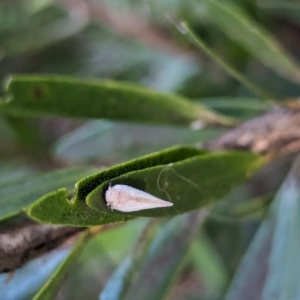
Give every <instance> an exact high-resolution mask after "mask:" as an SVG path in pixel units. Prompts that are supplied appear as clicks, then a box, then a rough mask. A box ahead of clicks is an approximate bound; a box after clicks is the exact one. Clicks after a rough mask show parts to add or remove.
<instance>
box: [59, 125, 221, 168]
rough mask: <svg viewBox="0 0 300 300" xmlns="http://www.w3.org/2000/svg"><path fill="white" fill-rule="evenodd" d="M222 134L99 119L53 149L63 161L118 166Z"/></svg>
mask: <svg viewBox="0 0 300 300" xmlns="http://www.w3.org/2000/svg"><path fill="white" fill-rule="evenodd" d="M222 132H224V129H220V128H218V129H216V128H206V129H202V130H197V131H195V130H191V129H190V128H182V127H175V126H172V127H171V126H162V125H159V126H158V125H152V124H151V125H150V124H130V123H124V122H111V121H106V120H97V121H91V122H87V123H86V124H84V125H83V126H81V127H80V128H77V129H75V130H73V131H71V132H69V133H67V134H66V135H64V136H62V137H61V138H60V139H59V140H58V141H57V142H56V143H55V144H54V147H53V148H54V153H55V155H57V156H58V157H59V158H60V159H62V160H64V161H71V162H74V161H78V160H79V161H88V162H90V161H91V159H93V160H96V161H99V160H100V161H101V160H104V161H113V162H115V163H118V162H123V161H126V160H129V159H133V158H135V157H138V156H141V155H145V154H147V153H150V152H153V151H158V150H159V149H162V147H170V146H172V145H176V144H192V143H193V144H196V143H201V142H204V141H206V140H207V139H211V138H213V137H216V136H217V135H218V134H220V133H222ZM116 141H118V142H117V143H116Z"/></svg>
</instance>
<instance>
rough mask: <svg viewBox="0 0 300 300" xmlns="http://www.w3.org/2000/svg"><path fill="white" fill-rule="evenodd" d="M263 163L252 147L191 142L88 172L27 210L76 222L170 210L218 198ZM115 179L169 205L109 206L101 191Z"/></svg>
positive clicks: (38, 216)
mask: <svg viewBox="0 0 300 300" xmlns="http://www.w3.org/2000/svg"><path fill="white" fill-rule="evenodd" d="M263 163H264V159H262V158H261V157H259V156H257V155H254V154H251V153H242V152H241V153H239V152H222V153H207V154H205V152H203V151H201V150H197V149H194V148H184V147H174V148H170V149H167V150H164V151H161V152H157V153H154V154H151V155H147V156H144V157H141V158H139V159H136V160H132V161H129V162H127V163H124V164H121V165H118V166H114V167H112V168H110V169H107V170H104V171H103V172H100V173H98V174H95V175H92V176H90V177H87V178H86V179H84V180H82V181H80V182H78V183H77V185H76V186H77V191H76V194H75V197H74V198H73V200H72V201H69V200H68V199H67V198H66V190H65V189H60V190H58V191H56V192H53V193H51V194H48V195H46V196H44V197H43V198H41V199H40V200H39V201H37V202H35V203H34V204H33V205H32V206H31V207H30V208H29V210H28V213H29V215H30V216H31V217H32V218H34V219H36V220H39V221H42V222H47V223H53V224H74V225H77V226H87V225H97V224H105V223H112V222H120V221H125V220H128V219H132V218H135V217H140V216H143V217H162V216H164V217H165V216H174V215H177V214H182V213H184V212H187V211H190V210H194V209H197V208H200V207H202V206H204V205H207V204H209V203H212V202H214V201H216V200H218V199H220V198H221V197H223V196H225V195H226V194H227V193H229V192H230V191H231V190H232V189H233V188H234V187H236V186H237V185H239V184H241V183H242V182H243V181H244V180H245V179H246V178H247V177H248V176H249V175H250V174H251V173H253V172H254V171H255V170H256V169H257V168H259V167H260V166H261V165H262V164H263ZM114 184H125V185H129V186H132V187H135V188H137V189H140V190H142V191H145V192H147V193H150V194H152V195H155V196H156V197H158V198H160V199H165V200H167V201H171V202H173V204H174V206H172V207H168V208H157V209H150V210H141V211H136V212H130V213H122V212H119V211H116V210H114V211H111V210H110V209H109V208H108V207H107V205H106V200H105V197H104V195H105V191H106V190H107V189H108V187H109V185H114ZM216 187H218V188H216ZM195 195H196V196H195ZM85 201H86V202H85Z"/></svg>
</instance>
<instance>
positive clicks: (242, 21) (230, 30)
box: [200, 0, 300, 83]
mask: <svg viewBox="0 0 300 300" xmlns="http://www.w3.org/2000/svg"><path fill="white" fill-rule="evenodd" d="M200 5H201V8H202V10H203V11H204V12H205V14H206V15H207V17H208V18H209V19H210V20H211V22H213V23H214V24H216V25H217V26H219V27H220V29H221V30H222V31H223V32H224V33H225V34H227V35H229V36H230V37H231V38H232V39H234V40H236V41H237V42H239V43H240V44H241V45H242V46H243V47H244V48H245V49H246V50H247V51H249V52H250V53H252V54H253V55H254V56H255V57H256V58H258V59H259V60H260V61H261V62H262V63H264V64H265V65H267V66H268V67H270V68H272V69H273V70H274V71H276V72H278V73H279V74H280V75H282V76H285V77H287V78H289V79H290V80H292V81H295V82H297V83H299V82H300V68H299V63H298V62H297V61H296V60H295V59H294V58H292V57H291V56H290V54H289V53H288V52H287V51H286V50H284V49H282V47H281V45H280V44H279V42H278V41H277V40H276V39H275V38H274V37H273V36H272V35H271V33H270V32H268V31H267V30H266V29H265V28H263V27H262V26H261V25H259V24H258V23H256V22H255V21H254V20H252V19H251V17H250V16H248V15H247V13H246V12H245V11H243V10H242V9H241V8H240V7H238V6H237V5H234V4H233V3H230V2H222V1H217V0H204V1H201V2H200Z"/></svg>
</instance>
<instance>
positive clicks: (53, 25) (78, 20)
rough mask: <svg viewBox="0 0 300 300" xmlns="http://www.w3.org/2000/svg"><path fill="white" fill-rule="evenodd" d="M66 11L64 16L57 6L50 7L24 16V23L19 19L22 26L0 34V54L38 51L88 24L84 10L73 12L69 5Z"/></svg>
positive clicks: (9, 54)
mask: <svg viewBox="0 0 300 300" xmlns="http://www.w3.org/2000/svg"><path fill="white" fill-rule="evenodd" d="M67 11H68V10H67ZM69 11H70V13H69V14H68V15H66V14H62V11H61V10H60V9H59V8H58V7H54V6H52V7H48V8H47V9H44V10H41V11H40V12H38V13H36V14H33V15H27V16H26V17H25V16H24V17H25V18H24V19H27V20H23V21H24V24H23V26H22V27H20V28H17V29H18V30H10V31H8V32H7V33H6V34H3V35H0V41H1V44H0V53H2V54H3V55H4V56H11V55H16V54H20V53H23V52H27V51H32V50H37V49H41V48H44V47H47V46H49V45H52V44H55V43H57V42H59V41H62V40H64V39H66V38H68V37H70V36H72V35H74V34H76V33H78V32H79V31H80V30H82V29H83V28H84V27H85V26H86V25H87V24H88V21H89V18H88V14H87V12H86V10H85V9H80V10H78V9H76V11H75V9H74V10H73V9H72V7H71V6H70V9H69ZM49 17H50V18H49ZM12 29H14V28H12Z"/></svg>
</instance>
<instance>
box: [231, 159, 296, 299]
mask: <svg viewBox="0 0 300 300" xmlns="http://www.w3.org/2000/svg"><path fill="white" fill-rule="evenodd" d="M299 186H300V157H298V159H297V160H296V162H295V164H294V166H293V168H292V170H291V172H290V174H289V175H288V177H287V178H286V180H285V182H284V183H283V185H282V187H281V189H280V190H279V192H278V194H277V196H276V197H275V200H274V202H273V203H272V205H271V208H270V211H269V213H268V215H267V216H266V219H265V220H264V221H263V223H262V225H261V227H260V228H259V230H258V232H257V234H256V236H255V238H254V240H253V242H252V244H251V245H250V248H249V250H248V252H247V253H246V255H245V257H244V259H243V261H242V263H241V265H240V267H239V269H238V271H237V273H236V275H235V277H234V280H233V282H232V284H231V286H230V288H229V291H228V293H227V296H226V298H225V299H227V300H235V299H236V300H238V299H247V300H252V299H253V300H254V299H255V300H256V299H263V300H268V299H270V300H271V299H272V300H279V299H280V300H281V299H299V297H300V290H299V280H300V271H299V270H300V259H299V252H300V239H299V226H300V188H299Z"/></svg>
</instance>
